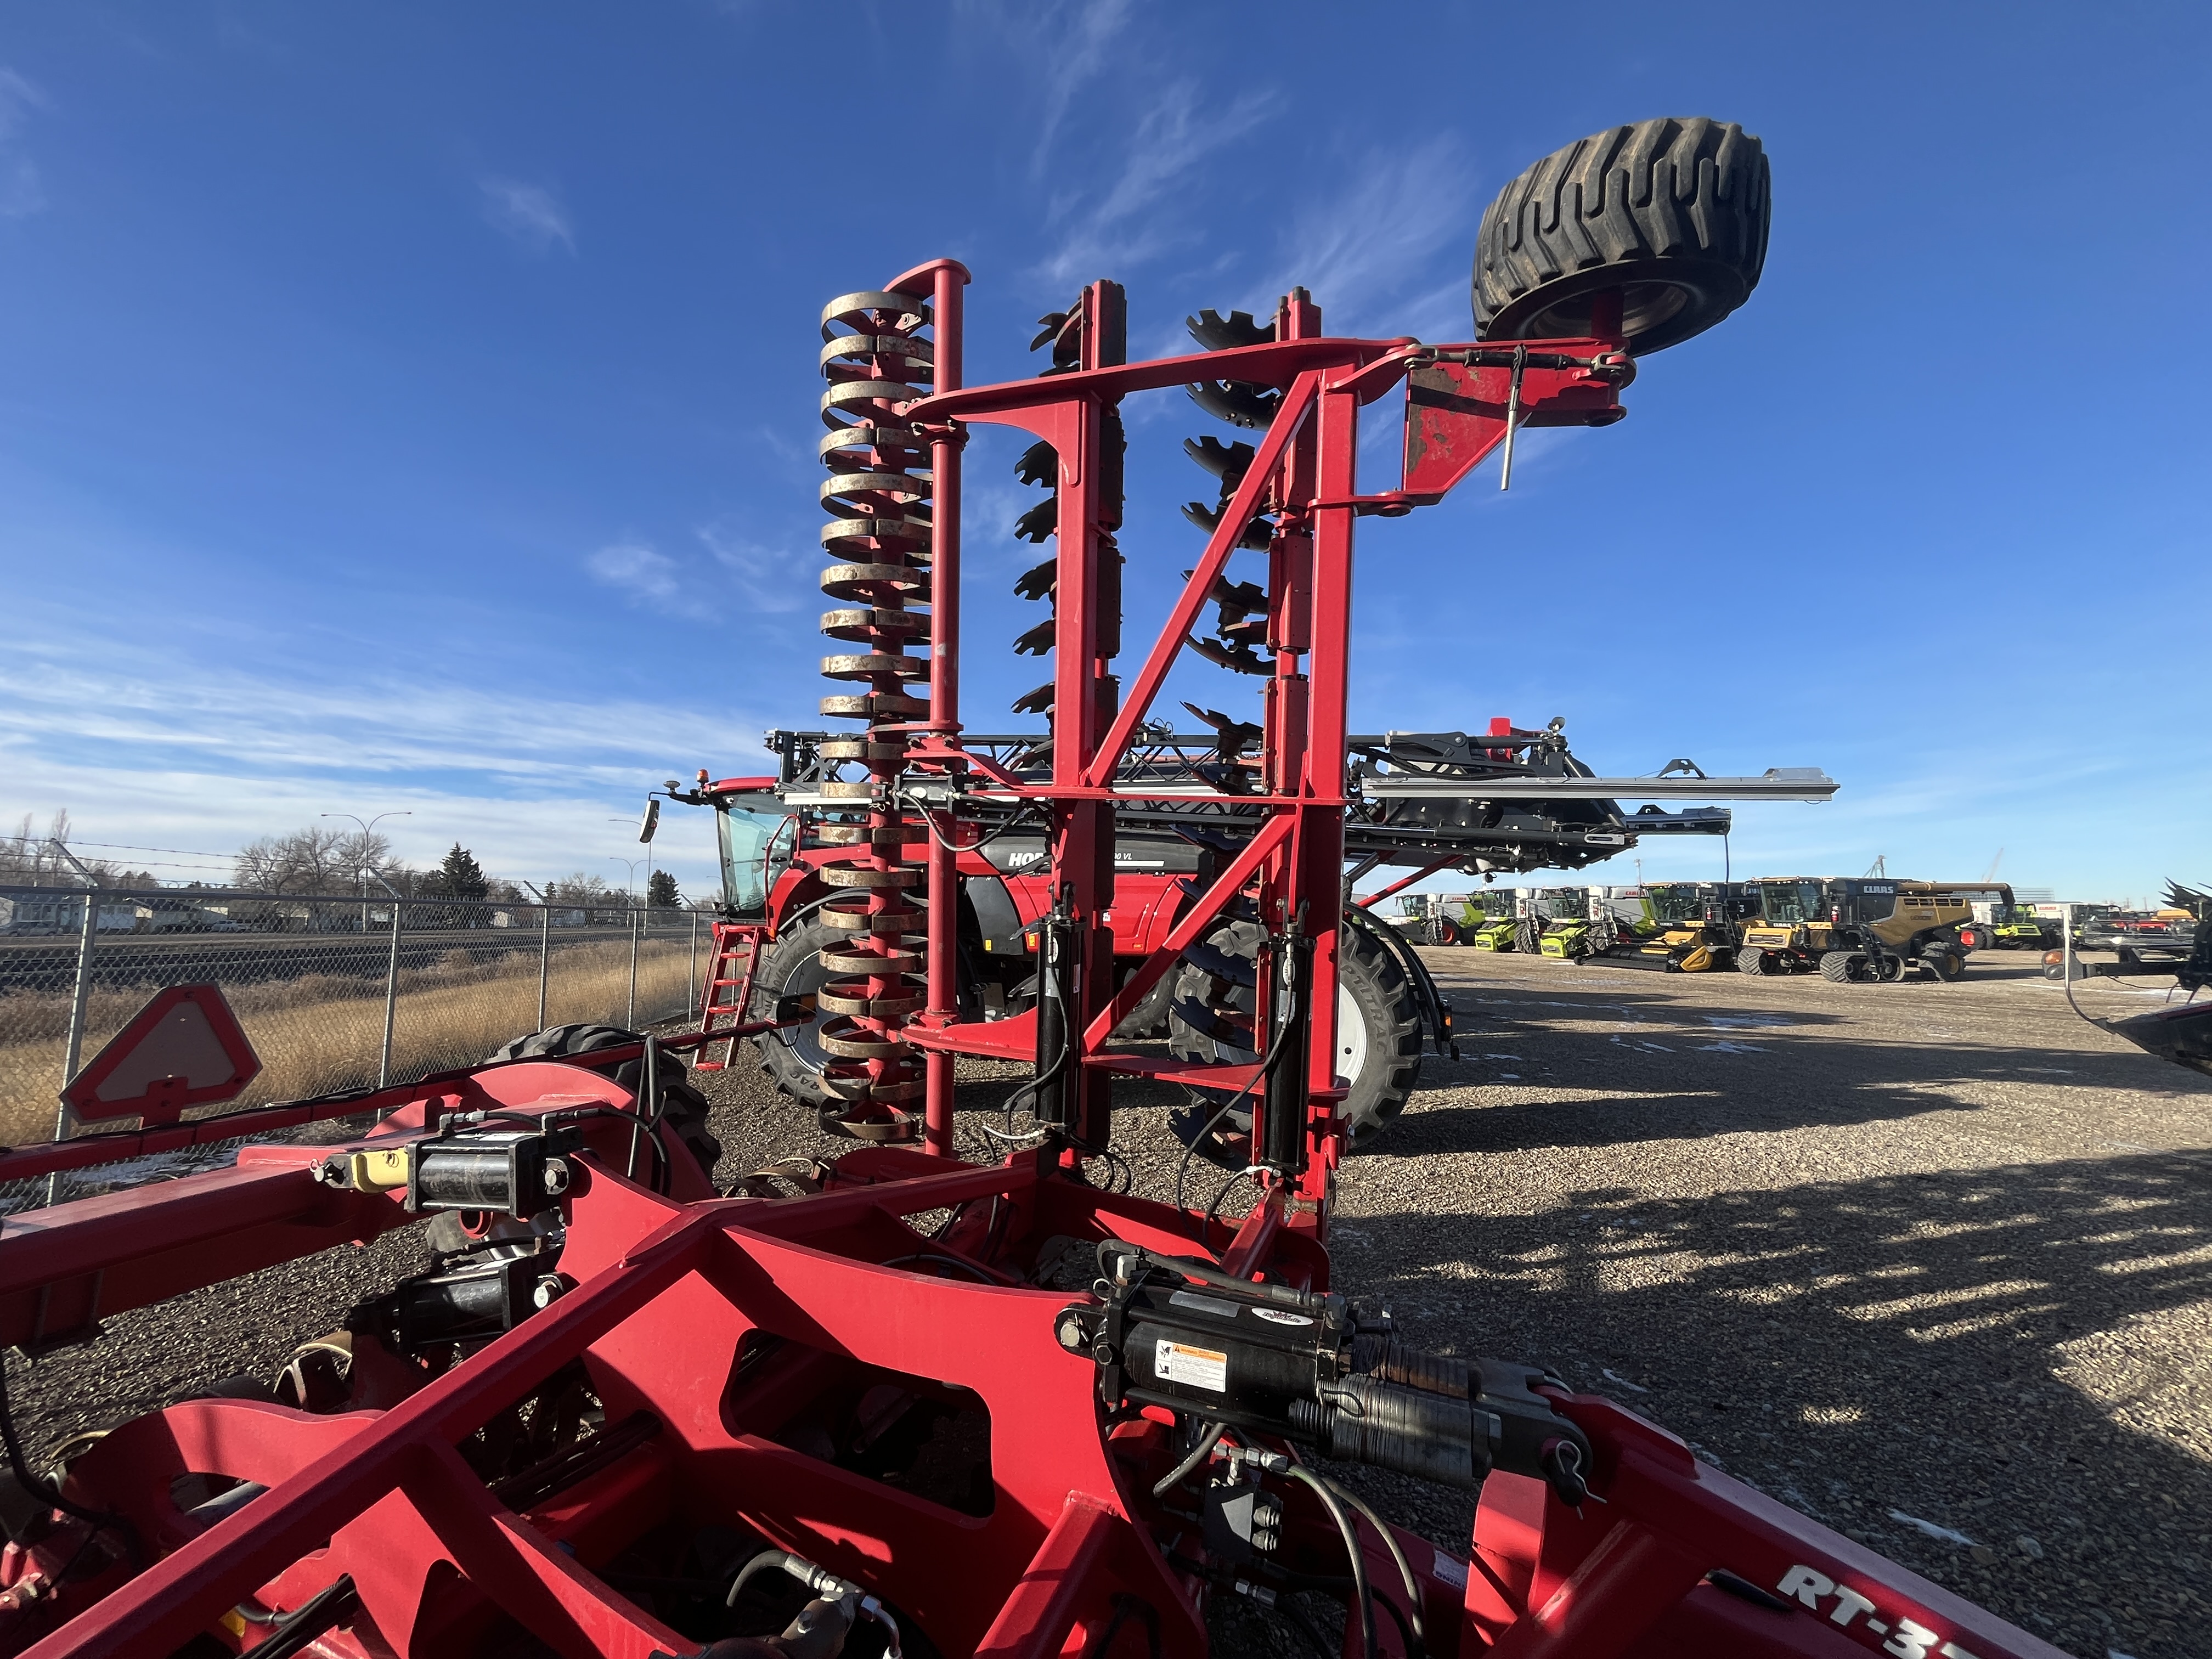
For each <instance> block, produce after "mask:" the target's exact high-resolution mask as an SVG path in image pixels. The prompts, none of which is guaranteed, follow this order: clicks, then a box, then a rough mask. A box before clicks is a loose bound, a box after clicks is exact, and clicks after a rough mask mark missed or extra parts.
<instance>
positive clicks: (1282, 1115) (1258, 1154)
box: [1252, 933, 1313, 1179]
mask: <svg viewBox="0 0 2212 1659" xmlns="http://www.w3.org/2000/svg"><path fill="white" fill-rule="evenodd" d="M1272 943H1273V952H1272V962H1271V967H1272V969H1273V971H1272V974H1271V975H1270V980H1271V989H1272V992H1273V995H1272V997H1271V999H1270V1004H1269V1012H1270V1013H1271V1015H1272V1016H1273V1019H1272V1021H1271V1024H1272V1025H1273V1035H1272V1036H1271V1037H1270V1039H1269V1041H1268V1042H1267V1043H1265V1044H1263V1045H1262V1046H1261V1053H1262V1054H1266V1053H1268V1052H1271V1051H1272V1052H1273V1053H1275V1054H1276V1055H1277V1059H1276V1061H1275V1068H1274V1070H1273V1071H1272V1072H1270V1073H1268V1074H1267V1084H1266V1090H1267V1092H1266V1094H1265V1096H1264V1097H1263V1099H1262V1102H1261V1110H1260V1115H1259V1121H1258V1122H1257V1124H1256V1125H1255V1127H1254V1133H1253V1137H1252V1144H1253V1147H1254V1149H1255V1157H1254V1158H1253V1162H1254V1163H1255V1164H1264V1165H1266V1166H1267V1168H1268V1169H1270V1170H1274V1171H1275V1173H1276V1174H1278V1175H1280V1176H1288V1177H1291V1178H1293V1179H1295V1178H1296V1177H1297V1176H1300V1175H1302V1174H1304V1172H1305V1167H1306V1089H1307V1085H1308V1082H1309V1078H1308V1059H1307V1053H1306V1051H1307V1048H1309V1046H1310V1043H1311V1041H1312V1034H1313V1021H1312V1019H1311V1018H1310V1016H1309V1012H1308V1010H1309V1008H1310V1006H1311V1004H1312V1001H1313V995H1312V993H1313V947H1312V944H1311V942H1310V940H1308V939H1306V938H1305V937H1304V935H1303V934H1300V933H1290V934H1286V935H1282V936H1279V937H1278V938H1277V939H1274V940H1273V941H1272Z"/></svg>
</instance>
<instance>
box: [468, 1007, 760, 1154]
mask: <svg viewBox="0 0 2212 1659" xmlns="http://www.w3.org/2000/svg"><path fill="white" fill-rule="evenodd" d="M644 1040H645V1034H644V1033H643V1032H641V1031H626V1030H623V1028H622V1027H621V1026H619V1025H595V1024H574V1025H549V1026H547V1027H546V1028H545V1029H544V1030H542V1031H532V1032H531V1033H530V1034H529V1035H528V1036H519V1037H514V1038H512V1039H510V1040H509V1041H507V1042H502V1043H501V1044H500V1046H499V1047H498V1048H495V1049H494V1050H492V1052H491V1053H490V1054H488V1055H486V1056H485V1059H486V1061H487V1063H489V1062H490V1061H493V1060H580V1059H582V1058H583V1057H584V1056H585V1055H587V1054H591V1053H592V1052H593V1051H594V1050H597V1049H600V1048H622V1047H623V1046H624V1045H625V1044H627V1043H632V1042H643V1041H644ZM586 1064H587V1065H588V1064H589V1063H588V1061H587V1062H586ZM589 1069H591V1070H592V1071H595V1072H597V1071H604V1070H605V1067H604V1066H589ZM654 1075H655V1076H656V1077H657V1078H658V1079H659V1083H660V1108H659V1109H660V1113H661V1117H662V1121H665V1123H666V1124H667V1125H668V1126H669V1127H671V1128H672V1129H673V1130H675V1131H676V1137H677V1139H679V1140H681V1141H682V1142H683V1143H684V1146H685V1148H686V1149H687V1150H688V1151H689V1152H690V1154H691V1156H692V1158H693V1159H694V1160H695V1161H696V1163H697V1164H698V1165H699V1167H700V1168H701V1169H702V1170H704V1171H705V1172H706V1175H707V1179H708V1181H709V1182H711V1181H713V1180H714V1166H715V1165H716V1164H719V1163H720V1162H721V1158H722V1143H721V1142H720V1141H719V1140H717V1139H715V1138H714V1133H713V1131H712V1130H710V1129H709V1128H708V1127H707V1121H708V1117H709V1116H711V1115H712V1114H713V1112H714V1105H713V1103H711V1102H710V1101H708V1098H707V1097H706V1096H704V1095H702V1094H701V1093H700V1092H699V1091H698V1090H696V1089H695V1088H693V1087H692V1086H691V1084H690V1068H689V1067H688V1066H685V1065H684V1061H683V1060H682V1059H681V1058H680V1057H678V1055H675V1054H662V1055H661V1056H660V1058H659V1065H658V1066H657V1067H656V1069H655V1072H654ZM613 1076H614V1080H615V1081H616V1082H617V1083H618V1084H620V1085H622V1086H623V1088H625V1089H628V1090H629V1091H632V1092H633V1093H635V1091H637V1090H639V1089H641V1088H642V1087H643V1086H644V1083H645V1062H644V1061H643V1060H625V1061H623V1063H622V1064H621V1065H619V1066H616V1067H615V1068H614V1073H613Z"/></svg>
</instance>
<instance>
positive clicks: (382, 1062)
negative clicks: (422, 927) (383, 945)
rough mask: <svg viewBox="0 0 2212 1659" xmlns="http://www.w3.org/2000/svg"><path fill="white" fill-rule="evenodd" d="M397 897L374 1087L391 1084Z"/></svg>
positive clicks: (396, 992) (396, 989) (396, 979)
mask: <svg viewBox="0 0 2212 1659" xmlns="http://www.w3.org/2000/svg"><path fill="white" fill-rule="evenodd" d="M400 908H401V907H400V903H399V901H398V898H397V897H394V898H393V899H392V960H391V963H390V965H389V966H387V967H386V969H385V970H384V1052H383V1053H382V1054H380V1056H378V1059H377V1062H376V1086H377V1087H378V1088H380V1089H382V1088H386V1087H388V1086H389V1085H390V1084H391V1082H392V1013H393V1011H394V1010H395V1009H396V1008H397V1007H398V1002H399V912H400Z"/></svg>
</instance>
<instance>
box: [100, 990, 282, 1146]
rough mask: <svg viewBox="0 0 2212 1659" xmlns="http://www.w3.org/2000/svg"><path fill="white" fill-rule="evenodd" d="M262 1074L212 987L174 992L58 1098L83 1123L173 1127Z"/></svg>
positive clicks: (160, 997) (138, 1017)
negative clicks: (126, 1121)
mask: <svg viewBox="0 0 2212 1659" xmlns="http://www.w3.org/2000/svg"><path fill="white" fill-rule="evenodd" d="M260 1071H261V1059H260V1056H258V1054H255V1053H254V1052H253V1045H252V1043H251V1042H247V1041H246V1032H245V1030H243V1029H242V1028H241V1027H240V1024H239V1023H238V1016H237V1015H235V1014H234V1013H232V1012H231V1011H230V1004H229V1003H228V1002H227V1001H225V1000H223V994H222V987H221V986H217V985H172V986H171V987H169V988H168V989H167V990H166V991H162V992H159V993H157V994H155V997H154V1000H152V1001H150V1002H149V1003H148V1004H147V1005H146V1006H144V1007H143V1008H141V1009H140V1010H139V1011H138V1012H137V1013H136V1014H135V1015H133V1016H132V1017H131V1023H130V1024H128V1025H126V1026H125V1027H124V1028H123V1029H122V1030H119V1031H118V1032H117V1033H116V1034H115V1036H113V1037H112V1039H111V1040H110V1041H109V1042H108V1044H107V1046H106V1048H102V1049H101V1050H100V1052H99V1053H98V1054H94V1056H93V1057H92V1061H91V1063H90V1064H89V1065H88V1066H85V1068H84V1069H83V1070H82V1071H81V1072H79V1073H77V1074H76V1076H75V1077H74V1078H72V1079H70V1083H69V1086H68V1087H67V1088H65V1089H64V1090H63V1091H62V1101H63V1103H64V1104H65V1105H66V1106H68V1108H69V1109H70V1111H71V1112H72V1113H74V1114H75V1115H76V1117H77V1119H78V1121H80V1122H97V1121H100V1120H102V1119H105V1118H112V1117H135V1118H139V1119H142V1120H143V1121H144V1122H146V1123H147V1124H148V1125H149V1126H150V1125H153V1124H156V1123H174V1122H175V1121H177V1119H178V1118H179V1116H180V1115H182V1114H183V1112H184V1109H185V1107H187V1106H204V1105H205V1104H207V1103H209V1102H210V1101H216V1100H230V1099H234V1098H235V1097H237V1096H238V1095H239V1094H240V1093H241V1092H242V1091H244V1090H245V1088H246V1085H247V1084H249V1083H251V1082H252V1081H253V1079H254V1078H255V1077H256V1076H258V1074H259V1073H260Z"/></svg>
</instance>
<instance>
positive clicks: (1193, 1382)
mask: <svg viewBox="0 0 2212 1659" xmlns="http://www.w3.org/2000/svg"><path fill="white" fill-rule="evenodd" d="M1152 1375H1153V1376H1157V1377H1158V1378H1159V1379H1160V1381H1161V1382H1163V1383H1184V1384H1186V1385H1187V1386H1188V1387H1190V1388H1194V1389H1212V1391H1213V1392H1214V1393H1215V1394H1226V1393H1228V1392H1229V1356H1228V1355H1227V1354H1225V1353H1219V1352H1215V1351H1214V1350H1213V1349H1212V1348H1194V1347H1193V1346H1191V1345H1190V1344H1189V1343H1188V1342H1170V1340H1168V1339H1167V1338H1165V1337H1162V1338H1161V1339H1160V1340H1159V1343H1158V1349H1157V1351H1156V1352H1154V1354H1153V1356H1152Z"/></svg>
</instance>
